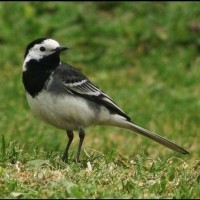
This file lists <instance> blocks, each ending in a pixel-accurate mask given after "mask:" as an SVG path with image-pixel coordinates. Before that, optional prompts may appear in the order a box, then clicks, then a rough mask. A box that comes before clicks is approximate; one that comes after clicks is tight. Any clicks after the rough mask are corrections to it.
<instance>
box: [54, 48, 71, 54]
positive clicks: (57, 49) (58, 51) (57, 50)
mask: <svg viewBox="0 0 200 200" xmlns="http://www.w3.org/2000/svg"><path fill="white" fill-rule="evenodd" d="M67 49H69V48H67V47H57V48H55V49H54V50H53V51H55V52H57V53H60V52H62V51H66V50H67Z"/></svg>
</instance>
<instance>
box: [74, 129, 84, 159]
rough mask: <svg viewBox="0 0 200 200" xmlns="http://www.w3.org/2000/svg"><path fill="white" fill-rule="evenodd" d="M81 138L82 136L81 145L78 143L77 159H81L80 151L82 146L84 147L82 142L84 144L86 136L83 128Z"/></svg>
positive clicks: (80, 133) (80, 132) (80, 131)
mask: <svg viewBox="0 0 200 200" xmlns="http://www.w3.org/2000/svg"><path fill="white" fill-rule="evenodd" d="M79 138H80V142H79V145H78V151H77V155H76V160H77V161H79V156H80V152H81V147H82V144H83V140H84V138H85V132H84V130H83V129H80V130H79Z"/></svg>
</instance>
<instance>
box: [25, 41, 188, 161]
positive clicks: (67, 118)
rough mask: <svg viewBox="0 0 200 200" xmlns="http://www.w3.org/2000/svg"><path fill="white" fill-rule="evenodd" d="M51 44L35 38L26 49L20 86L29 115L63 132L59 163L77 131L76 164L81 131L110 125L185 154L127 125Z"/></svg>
mask: <svg viewBox="0 0 200 200" xmlns="http://www.w3.org/2000/svg"><path fill="white" fill-rule="evenodd" d="M67 49H68V48H66V47H61V46H60V45H59V43H58V42H57V41H55V40H52V39H48V38H39V39H36V40H34V41H32V42H31V43H29V44H28V45H27V48H26V51H25V55H24V63H23V74H22V79H23V84H24V87H25V90H26V96H27V100H28V103H29V106H30V108H31V109H32V111H33V112H34V113H35V114H36V115H38V116H40V117H41V118H42V119H43V120H44V121H46V122H47V123H49V124H51V125H54V126H55V127H57V128H60V129H64V130H66V132H67V135H68V138H69V140H68V143H67V146H66V148H65V151H64V154H63V157H62V160H63V161H67V160H68V150H69V147H70V144H71V142H72V140H73V137H74V135H73V131H75V130H77V131H79V137H80V142H79V146H78V151H77V157H76V159H77V160H79V155H80V151H81V146H82V143H83V140H84V137H85V132H84V128H85V127H87V126H90V125H112V126H117V127H121V128H125V129H129V130H131V131H134V132H137V133H139V134H141V135H143V136H146V137H148V138H150V139H152V140H154V141H156V142H158V143H160V144H162V145H164V146H166V147H168V148H170V149H172V150H174V151H176V152H179V153H182V154H188V152H187V151H186V150H185V149H183V148H181V147H179V146H178V145H176V144H174V143H172V142H170V141H169V140H167V139H165V138H163V137H161V136H159V135H157V134H155V133H153V132H151V131H149V130H146V129H144V128H142V127H139V126H138V125H136V124H134V123H133V122H131V119H130V118H129V117H128V116H127V115H126V114H125V113H124V112H123V111H122V109H121V108H119V107H118V106H117V105H116V104H115V103H114V102H113V100H112V99H111V98H110V97H109V96H108V95H107V94H105V93H104V92H102V91H101V90H100V89H99V88H98V87H97V86H95V85H94V84H93V83H91V81H90V80H89V79H88V78H87V77H86V76H85V75H83V74H82V73H81V72H79V71H78V70H76V69H75V68H74V67H73V66H71V65H69V64H67V63H64V62H62V61H61V60H60V53H61V52H62V51H65V50H67Z"/></svg>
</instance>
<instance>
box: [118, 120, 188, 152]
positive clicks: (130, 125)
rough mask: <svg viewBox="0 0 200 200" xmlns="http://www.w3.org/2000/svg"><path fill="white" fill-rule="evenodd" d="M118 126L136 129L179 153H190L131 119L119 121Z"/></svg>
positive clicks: (137, 131) (135, 130)
mask: <svg viewBox="0 0 200 200" xmlns="http://www.w3.org/2000/svg"><path fill="white" fill-rule="evenodd" d="M118 126H119V127H122V128H126V129H129V130H131V131H134V132H136V133H139V134H140V135H143V136H145V137H148V138H150V139H152V140H154V141H156V142H158V143H159V144H162V145H164V146H166V147H168V148H169V149H172V150H174V151H176V152H179V153H182V154H189V152H188V151H186V150H185V149H183V148H182V147H180V146H178V145H176V144H174V143H173V142H170V141H169V140H167V139H165V138H163V137H161V136H159V135H157V134H155V133H153V132H151V131H149V130H146V129H144V128H142V127H140V126H137V125H136V124H133V123H131V122H129V121H123V123H122V121H121V123H118Z"/></svg>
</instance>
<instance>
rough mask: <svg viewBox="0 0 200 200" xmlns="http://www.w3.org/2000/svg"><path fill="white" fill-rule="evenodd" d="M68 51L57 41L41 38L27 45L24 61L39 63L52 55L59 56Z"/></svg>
mask: <svg viewBox="0 0 200 200" xmlns="http://www.w3.org/2000/svg"><path fill="white" fill-rule="evenodd" d="M67 49H68V48H67V47H61V46H60V44H59V43H58V42H57V41H56V40H53V39H49V38H39V39H36V40H34V41H32V42H31V43H29V44H28V45H27V47H26V51H25V54H24V59H25V61H26V62H28V61H29V60H31V59H33V60H37V61H39V60H40V59H42V58H45V57H47V56H50V55H55V56H59V54H60V53H61V52H62V51H65V50H67Z"/></svg>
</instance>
